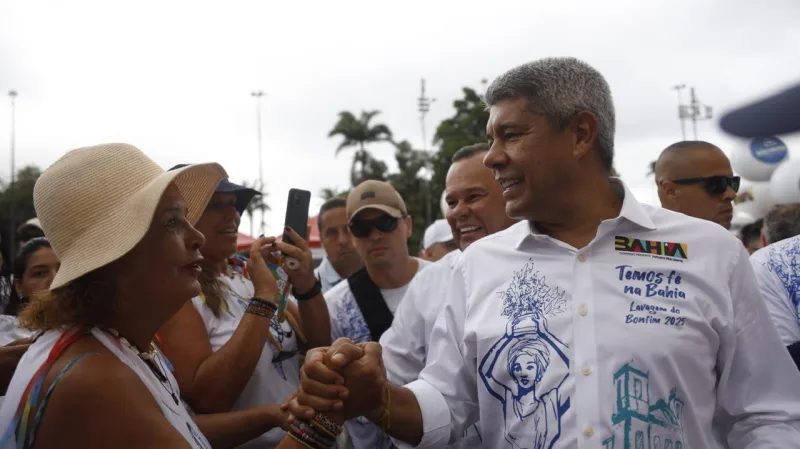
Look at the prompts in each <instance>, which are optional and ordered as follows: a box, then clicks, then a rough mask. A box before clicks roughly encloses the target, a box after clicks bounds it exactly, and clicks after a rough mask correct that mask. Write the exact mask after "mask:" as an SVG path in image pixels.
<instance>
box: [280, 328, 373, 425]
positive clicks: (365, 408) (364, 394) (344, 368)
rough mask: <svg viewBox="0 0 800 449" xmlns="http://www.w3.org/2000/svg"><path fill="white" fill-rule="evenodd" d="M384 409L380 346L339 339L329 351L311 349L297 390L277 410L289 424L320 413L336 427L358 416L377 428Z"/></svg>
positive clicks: (327, 349) (325, 348)
mask: <svg viewBox="0 0 800 449" xmlns="http://www.w3.org/2000/svg"><path fill="white" fill-rule="evenodd" d="M387 407H388V383H387V380H386V369H385V368H384V366H383V358H382V355H381V346H380V345H379V344H378V343H372V342H370V343H360V344H354V343H353V342H352V341H351V340H350V339H347V338H340V339H338V340H336V341H335V342H334V343H333V345H331V346H330V347H322V348H314V349H312V350H310V351H309V352H308V354H306V359H305V363H304V364H303V367H302V369H301V372H300V388H299V390H298V392H297V393H296V394H294V395H292V397H290V398H289V400H288V401H287V402H286V403H285V404H283V405H282V406H281V410H282V411H284V412H286V413H289V415H290V416H289V420H288V421H289V423H291V422H293V421H294V420H295V419H298V418H299V419H301V420H310V419H312V418H313V417H314V416H315V414H316V413H321V414H322V415H324V416H326V417H327V418H328V419H330V420H332V421H333V422H335V423H336V424H338V425H342V424H343V423H344V422H345V421H346V420H348V419H351V418H355V417H359V416H364V417H366V418H367V419H369V420H370V421H372V422H375V423H379V425H380V423H381V421H382V420H383V419H384V415H385V414H386V413H387V410H386V409H387ZM387 425H388V423H387ZM384 430H386V428H385V427H384Z"/></svg>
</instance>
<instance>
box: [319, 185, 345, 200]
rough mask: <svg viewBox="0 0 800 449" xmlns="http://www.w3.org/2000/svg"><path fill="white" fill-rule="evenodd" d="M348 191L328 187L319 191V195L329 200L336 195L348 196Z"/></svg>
mask: <svg viewBox="0 0 800 449" xmlns="http://www.w3.org/2000/svg"><path fill="white" fill-rule="evenodd" d="M348 193H350V192H349V191H347V190H339V189H336V188H331V187H326V188H324V189H322V190H320V191H319V197H320V198H322V200H323V201H328V200H330V199H332V198H336V197H342V198H347V194H348Z"/></svg>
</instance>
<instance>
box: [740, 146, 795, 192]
mask: <svg viewBox="0 0 800 449" xmlns="http://www.w3.org/2000/svg"><path fill="white" fill-rule="evenodd" d="M788 154H789V150H788V147H787V146H786V144H785V143H783V141H781V140H780V139H778V138H777V137H758V138H755V139H752V140H749V141H746V142H741V144H740V145H738V146H736V147H734V148H733V151H732V152H731V165H732V166H733V170H734V171H735V172H736V173H738V174H739V175H740V176H741V177H742V178H744V179H747V180H749V181H756V182H761V181H769V179H770V176H771V175H772V173H773V172H774V171H775V169H776V168H777V167H778V165H780V164H781V163H782V162H784V161H785V160H786V158H787V155H788Z"/></svg>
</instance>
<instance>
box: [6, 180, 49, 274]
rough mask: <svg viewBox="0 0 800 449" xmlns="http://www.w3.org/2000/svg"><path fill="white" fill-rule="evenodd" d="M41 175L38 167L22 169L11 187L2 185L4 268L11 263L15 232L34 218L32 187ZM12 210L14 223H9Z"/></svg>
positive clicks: (16, 243)
mask: <svg viewBox="0 0 800 449" xmlns="http://www.w3.org/2000/svg"><path fill="white" fill-rule="evenodd" d="M41 174H42V172H41V170H39V168H38V167H35V166H33V165H30V166H27V167H23V168H22V169H20V170H19V171H17V178H16V180H15V182H14V184H13V185H11V184H6V183H3V184H2V186H1V187H2V189H3V191H2V192H0V234H2V251H3V254H4V256H5V257H4V259H5V260H6V266H8V264H9V263H10V261H11V259H12V258H11V257H10V256H11V254H10V250H11V242H12V240H13V241H15V246H14V247H15V248H17V245H18V242H16V238H17V236H16V230H17V228H18V227H19V226H20V225H21V224H22V223H24V222H26V221H28V220H29V219H31V218H33V217H35V216H36V210H35V209H34V207H33V186H34V185H35V184H36V180H37V179H39V176H40V175H41ZM12 207H13V208H14V223H13V225H12V223H11V222H10V218H11V217H10V212H11V208H12Z"/></svg>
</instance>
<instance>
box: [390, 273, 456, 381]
mask: <svg viewBox="0 0 800 449" xmlns="http://www.w3.org/2000/svg"><path fill="white" fill-rule="evenodd" d="M421 276H422V274H418V275H417V276H415V277H414V280H413V281H411V285H409V286H408V290H406V294H405V295H404V296H403V299H402V301H400V306H399V307H398V308H397V311H396V312H395V314H394V319H393V320H392V326H391V327H390V328H389V329H388V330H386V332H384V333H383V336H381V340H380V343H381V346H382V347H383V365H384V366H385V367H386V374H387V375H388V378H389V381H390V382H392V383H393V384H395V385H403V384H407V383H409V382H412V381H414V380H417V377H418V376H419V373H420V371H422V368H424V367H425V327H424V326H423V324H424V322H425V320H424V317H423V316H422V315H421V313H420V312H421V311H420V309H419V305H418V302H419V300H423V301H424V300H428V301H437V300H441V299H440V298H425V296H427V295H426V293H427V291H426V290H427V289H426V282H425V280H424V279H423V278H422V277H421Z"/></svg>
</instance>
